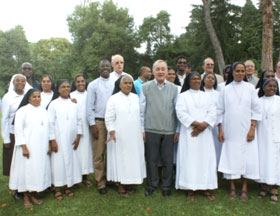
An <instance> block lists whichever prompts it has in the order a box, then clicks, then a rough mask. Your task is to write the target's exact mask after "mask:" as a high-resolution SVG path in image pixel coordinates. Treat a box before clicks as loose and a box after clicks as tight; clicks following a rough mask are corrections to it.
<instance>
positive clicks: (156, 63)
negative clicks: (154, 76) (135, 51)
mask: <svg viewBox="0 0 280 216" xmlns="http://www.w3.org/2000/svg"><path fill="white" fill-rule="evenodd" d="M159 63H164V64H165V66H166V70H167V63H166V61H164V60H161V59H159V60H156V61H155V63H154V64H153V70H155V68H156V66H157V65H158V64H159Z"/></svg>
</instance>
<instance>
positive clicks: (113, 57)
mask: <svg viewBox="0 0 280 216" xmlns="http://www.w3.org/2000/svg"><path fill="white" fill-rule="evenodd" d="M117 57H119V58H122V59H123V61H124V58H123V57H122V56H121V55H120V54H117V55H113V56H112V57H111V62H114V61H115V59H116V58H117Z"/></svg>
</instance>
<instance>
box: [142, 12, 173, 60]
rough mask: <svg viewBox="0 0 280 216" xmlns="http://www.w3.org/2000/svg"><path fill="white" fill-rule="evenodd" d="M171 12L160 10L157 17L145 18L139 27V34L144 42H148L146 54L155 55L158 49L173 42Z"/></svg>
mask: <svg viewBox="0 0 280 216" xmlns="http://www.w3.org/2000/svg"><path fill="white" fill-rule="evenodd" d="M169 17H170V14H169V13H168V12H167V11H160V12H159V13H158V14H157V16H156V17H152V16H150V17H146V18H144V21H143V24H142V25H141V26H140V28H139V35H140V39H141V41H142V43H146V54H147V55H149V56H151V57H153V56H154V55H155V54H156V52H157V50H158V49H159V48H160V47H162V46H165V45H167V44H168V43H170V42H171V39H172V37H173V36H172V35H171V33H170V27H169V23H170V18H169Z"/></svg>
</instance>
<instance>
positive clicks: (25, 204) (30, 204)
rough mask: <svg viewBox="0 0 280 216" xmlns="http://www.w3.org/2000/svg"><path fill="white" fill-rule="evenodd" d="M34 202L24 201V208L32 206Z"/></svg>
mask: <svg viewBox="0 0 280 216" xmlns="http://www.w3.org/2000/svg"><path fill="white" fill-rule="evenodd" d="M32 207H33V205H32V203H24V208H32Z"/></svg>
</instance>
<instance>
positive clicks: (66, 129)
mask: <svg viewBox="0 0 280 216" xmlns="http://www.w3.org/2000/svg"><path fill="white" fill-rule="evenodd" d="M79 113H80V111H79V110H78V105H77V104H75V103H73V102H72V101H71V100H70V99H69V98H68V99H64V98H61V97H59V98H57V99H55V100H53V101H52V102H51V103H50V105H49V108H48V116H49V131H50V136H49V139H50V140H56V143H57V145H58V151H57V152H52V154H51V169H52V184H53V185H54V186H55V187H61V186H64V185H67V186H68V187H71V186H73V185H74V184H77V183H80V182H81V181H82V170H81V165H80V160H79V157H78V153H77V151H75V150H74V149H73V142H74V140H75V139H76V136H77V134H82V120H81V116H80V114H79ZM78 148H79V147H78Z"/></svg>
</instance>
